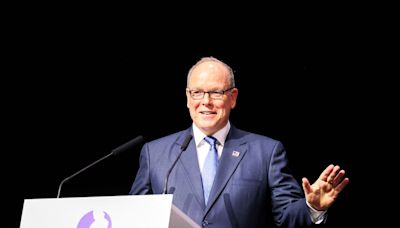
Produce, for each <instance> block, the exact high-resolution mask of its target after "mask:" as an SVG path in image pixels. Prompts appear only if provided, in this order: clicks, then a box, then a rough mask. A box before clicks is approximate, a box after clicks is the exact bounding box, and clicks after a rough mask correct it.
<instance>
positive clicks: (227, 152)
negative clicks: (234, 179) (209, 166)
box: [206, 129, 247, 213]
mask: <svg viewBox="0 0 400 228" xmlns="http://www.w3.org/2000/svg"><path fill="white" fill-rule="evenodd" d="M231 133H232V134H233V133H234V130H233V129H231ZM231 133H230V134H228V137H227V139H226V141H225V145H224V150H223V152H222V155H221V158H220V164H219V166H218V170H217V174H216V176H215V179H214V184H213V187H212V189H211V192H210V198H209V200H210V202H209V203H208V205H207V208H206V213H207V212H208V210H210V208H211V206H212V205H213V204H214V202H215V201H216V199H217V198H218V197H219V195H220V194H221V192H222V191H223V190H224V188H225V186H226V184H227V183H228V181H229V179H230V178H231V176H232V175H233V173H234V172H235V170H236V167H237V166H238V165H239V163H240V161H241V160H242V158H243V156H244V155H245V154H246V152H247V146H246V144H245V142H243V141H242V140H240V139H235V138H237V137H233V136H232V135H231Z"/></svg>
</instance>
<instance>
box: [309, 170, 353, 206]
mask: <svg viewBox="0 0 400 228" xmlns="http://www.w3.org/2000/svg"><path fill="white" fill-rule="evenodd" d="M344 175H345V171H344V170H341V169H340V167H339V166H338V165H336V166H335V165H329V166H328V167H326V169H325V170H324V171H323V172H322V173H321V175H320V176H319V178H318V179H317V180H316V181H315V182H314V183H313V184H312V185H310V182H309V181H308V179H307V178H305V177H303V179H302V182H303V183H302V184H303V190H304V193H305V196H306V200H307V202H308V203H309V204H310V205H311V207H313V208H314V209H316V210H319V211H324V210H327V209H328V208H329V207H330V206H332V204H333V203H334V202H335V201H336V199H337V197H338V195H339V193H340V192H341V191H342V190H343V189H344V188H345V187H346V186H347V184H348V183H349V178H344Z"/></svg>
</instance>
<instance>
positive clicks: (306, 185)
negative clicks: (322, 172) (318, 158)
mask: <svg viewBox="0 0 400 228" xmlns="http://www.w3.org/2000/svg"><path fill="white" fill-rule="evenodd" d="M301 180H302V185H303V190H304V192H305V193H306V194H309V193H311V192H312V189H311V185H310V182H309V181H308V179H307V178H305V177H303V178H302V179H301Z"/></svg>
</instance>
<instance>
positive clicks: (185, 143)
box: [163, 135, 193, 194]
mask: <svg viewBox="0 0 400 228" xmlns="http://www.w3.org/2000/svg"><path fill="white" fill-rule="evenodd" d="M192 137H193V136H192V135H187V136H186V138H185V141H183V143H182V146H181V151H180V152H179V154H178V156H177V157H176V158H175V160H174V163H172V165H171V167H170V168H169V170H168V172H167V175H166V177H165V184H164V189H163V194H167V191H168V190H167V187H168V178H169V175H170V174H171V172H172V170H173V169H174V167H175V165H176V163H177V162H178V160H179V158H180V157H181V155H182V154H183V152H184V151H185V150H186V148H187V147H188V146H189V142H190V140H192Z"/></svg>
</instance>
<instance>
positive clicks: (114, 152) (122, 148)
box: [57, 135, 144, 198]
mask: <svg viewBox="0 0 400 228" xmlns="http://www.w3.org/2000/svg"><path fill="white" fill-rule="evenodd" d="M143 140H144V138H143V136H141V135H139V136H137V137H136V138H134V139H132V140H130V141H128V142H126V143H124V144H122V145H121V146H119V147H117V148H115V149H113V150H112V151H111V153H109V154H107V155H106V156H104V157H101V158H100V159H98V160H96V161H95V162H93V163H91V164H89V165H87V166H85V167H84V168H83V169H81V170H79V171H78V172H76V173H74V174H72V175H71V176H69V177H67V178H65V179H64V180H62V181H61V183H60V185H59V186H58V193H57V198H60V193H61V187H62V185H63V184H64V183H66V182H68V181H69V180H70V179H72V178H73V177H75V176H76V175H78V174H80V173H82V172H83V171H85V170H87V169H89V168H90V167H92V166H94V165H96V164H97V163H99V162H101V161H103V160H104V159H106V158H108V157H110V156H112V155H114V156H117V155H119V154H121V153H122V152H125V151H127V150H128V149H130V148H132V147H134V146H136V145H137V144H139V143H141V142H142V141H143Z"/></svg>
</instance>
